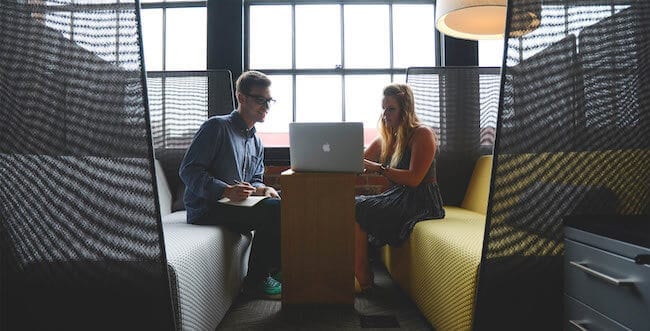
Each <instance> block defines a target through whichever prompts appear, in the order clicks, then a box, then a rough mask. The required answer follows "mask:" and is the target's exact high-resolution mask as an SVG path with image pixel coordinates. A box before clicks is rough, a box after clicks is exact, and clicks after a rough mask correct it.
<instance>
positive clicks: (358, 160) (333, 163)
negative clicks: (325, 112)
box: [289, 122, 363, 173]
mask: <svg viewBox="0 0 650 331" xmlns="http://www.w3.org/2000/svg"><path fill="white" fill-rule="evenodd" d="M289 157H290V159H291V169H293V170H294V171H314V172H353V173H361V172H363V123H360V122H336V123H298V122H294V123H289Z"/></svg>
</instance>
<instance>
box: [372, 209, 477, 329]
mask: <svg viewBox="0 0 650 331" xmlns="http://www.w3.org/2000/svg"><path fill="white" fill-rule="evenodd" d="M445 211H446V216H445V218H444V219H441V220H430V221H422V222H419V223H417V224H416V225H415V228H414V229H413V233H411V236H410V238H409V240H408V241H407V242H406V243H405V244H404V245H403V246H401V247H398V248H395V247H388V246H387V248H385V249H384V252H383V256H384V262H385V263H386V265H387V267H388V269H389V271H390V273H391V276H392V277H393V279H394V280H395V281H396V282H397V283H398V284H399V285H400V286H401V287H402V288H403V289H404V290H405V291H406V292H407V293H409V295H410V296H411V298H412V299H413V301H415V303H416V304H417V305H418V307H419V308H420V310H421V311H422V313H423V314H424V316H425V317H426V318H427V319H428V320H429V322H431V324H432V325H433V327H434V328H435V329H436V330H438V331H444V330H469V329H470V328H471V323H472V314H473V309H474V297H475V294H476V279H477V272H478V266H479V263H480V261H481V249H482V245H483V232H484V229H485V215H483V214H480V213H476V212H472V211H469V210H465V209H462V208H458V207H445Z"/></svg>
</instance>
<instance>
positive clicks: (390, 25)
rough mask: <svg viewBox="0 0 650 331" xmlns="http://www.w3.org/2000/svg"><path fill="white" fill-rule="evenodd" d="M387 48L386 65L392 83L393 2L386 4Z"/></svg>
mask: <svg viewBox="0 0 650 331" xmlns="http://www.w3.org/2000/svg"><path fill="white" fill-rule="evenodd" d="M388 48H389V50H388V52H389V56H388V60H389V61H390V62H389V63H388V65H389V66H390V69H391V73H390V81H391V82H393V81H394V80H395V78H394V77H395V75H394V74H393V72H392V70H393V69H395V67H394V64H393V1H390V3H389V4H388Z"/></svg>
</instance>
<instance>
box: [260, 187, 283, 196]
mask: <svg viewBox="0 0 650 331" xmlns="http://www.w3.org/2000/svg"><path fill="white" fill-rule="evenodd" d="M264 196H265V197H271V198H280V195H279V194H278V191H276V190H275V189H274V188H272V187H270V186H267V187H265V188H264Z"/></svg>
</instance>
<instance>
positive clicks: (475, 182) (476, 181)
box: [461, 155, 492, 214]
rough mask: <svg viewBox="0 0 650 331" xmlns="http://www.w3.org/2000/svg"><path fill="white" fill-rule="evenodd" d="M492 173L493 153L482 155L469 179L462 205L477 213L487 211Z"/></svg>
mask: <svg viewBox="0 0 650 331" xmlns="http://www.w3.org/2000/svg"><path fill="white" fill-rule="evenodd" d="M491 173H492V155H485V156H481V157H480V158H479V159H478V160H477V161H476V166H475V167H474V171H473V172H472V177H471V179H470V180H469V185H468V186H467V191H466V193H465V198H464V199H463V203H462V204H461V207H462V208H463V209H468V210H471V211H475V212H477V213H481V214H486V213H487V203H488V197H489V195H490V176H491Z"/></svg>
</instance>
